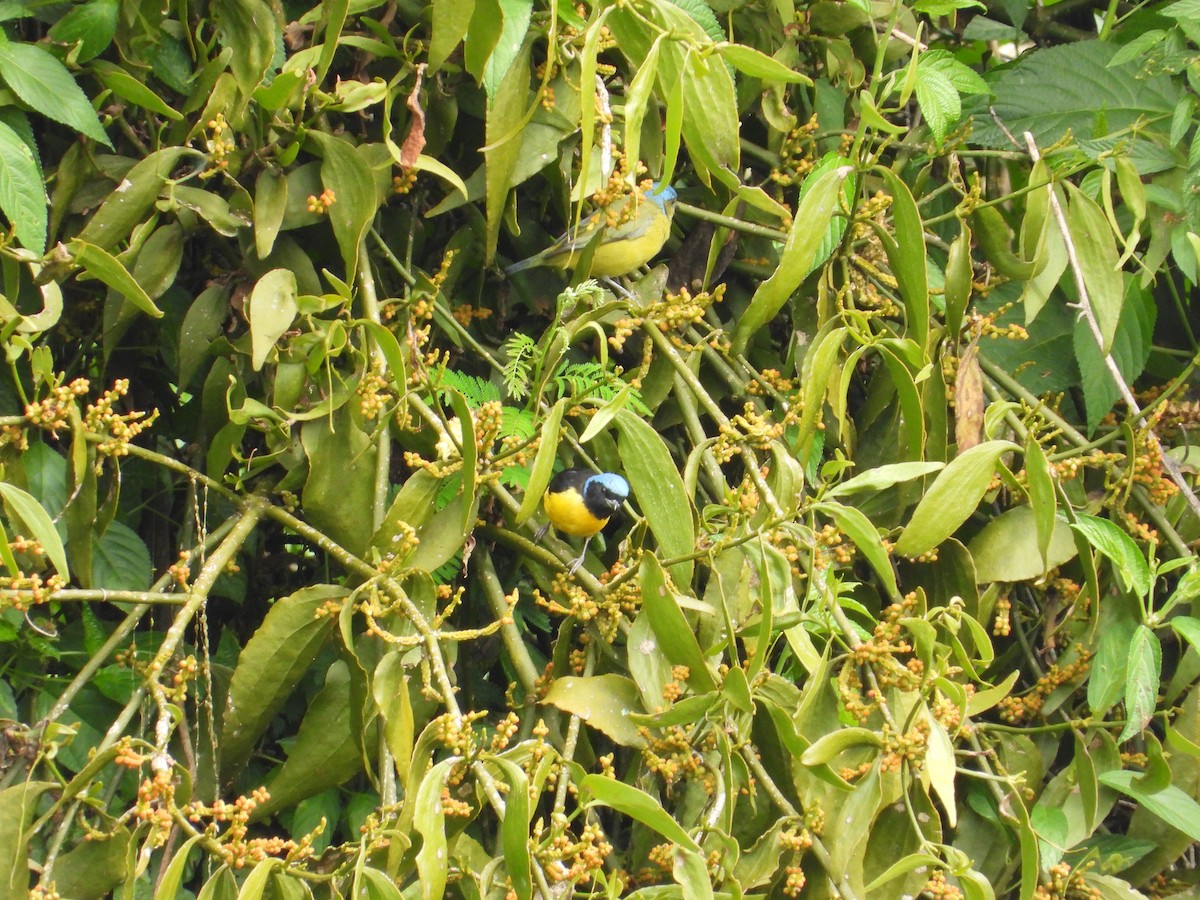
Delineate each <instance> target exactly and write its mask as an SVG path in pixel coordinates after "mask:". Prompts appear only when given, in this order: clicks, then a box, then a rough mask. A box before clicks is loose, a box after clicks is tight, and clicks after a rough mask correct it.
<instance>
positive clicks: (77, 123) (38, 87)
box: [0, 40, 112, 148]
mask: <svg viewBox="0 0 1200 900" xmlns="http://www.w3.org/2000/svg"><path fill="white" fill-rule="evenodd" d="M0 78H3V79H4V83H5V84H7V85H8V86H9V87H10V88H11V89H12V92H13V93H14V94H16V95H17V97H19V98H20V100H21V102H22V103H24V104H26V105H27V106H29V107H30V109H34V110H36V111H37V112H39V113H41V114H42V115H43V116H46V117H47V118H50V119H53V120H54V121H55V122H59V123H61V124H63V125H66V126H68V127H69V128H74V129H75V130H76V131H78V132H79V133H80V134H83V135H86V136H87V137H90V138H91V139H92V140H94V141H98V142H99V143H101V144H103V145H104V146H105V147H109V148H111V147H112V143H111V142H110V141H109V139H108V135H106V134H105V133H104V129H103V128H101V127H100V120H99V119H97V118H96V112H95V110H93V109H92V104H91V103H89V102H88V98H87V95H86V94H85V93H84V92H83V90H82V89H81V88H80V87H79V85H78V84H76V83H75V79H74V78H72V77H71V73H70V72H68V71H67V67H66V66H64V65H63V64H62V63H61V62H59V61H58V59H57V58H56V57H54V56H53V55H52V54H50V53H48V52H46V51H45V50H43V49H42V48H41V47H39V46H37V45H36V44H22V43H18V42H16V41H9V40H5V41H2V42H0Z"/></svg>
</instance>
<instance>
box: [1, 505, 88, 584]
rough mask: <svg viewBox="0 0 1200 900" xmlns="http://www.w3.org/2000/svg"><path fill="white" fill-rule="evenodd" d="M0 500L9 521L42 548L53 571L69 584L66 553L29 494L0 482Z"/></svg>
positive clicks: (50, 525)
mask: <svg viewBox="0 0 1200 900" xmlns="http://www.w3.org/2000/svg"><path fill="white" fill-rule="evenodd" d="M0 497H2V498H3V499H4V506H5V509H6V510H7V511H8V514H9V517H10V519H16V520H18V521H19V522H20V524H21V526H22V527H23V529H24V533H25V534H26V536H27V537H31V538H33V539H34V540H36V541H38V542H39V543H40V544H41V545H42V548H43V549H44V550H45V551H46V556H47V557H48V558H49V560H50V563H51V564H52V565H53V566H54V569H55V571H57V572H58V574H59V575H61V576H62V577H63V580H64V581H67V582H69V581H70V580H71V570H70V569H69V568H68V567H67V552H66V550H64V549H63V545H62V539H61V538H60V537H59V536H58V530H57V529H56V528H55V527H54V522H53V521H51V519H50V515H49V514H48V513H47V512H46V510H45V509H44V508H43V507H42V505H41V504H40V503H38V502H37V500H35V499H34V497H33V495H32V494H30V493H28V492H27V491H23V490H21V489H20V488H19V487H17V486H16V485H15V484H9V483H7V482H4V481H0Z"/></svg>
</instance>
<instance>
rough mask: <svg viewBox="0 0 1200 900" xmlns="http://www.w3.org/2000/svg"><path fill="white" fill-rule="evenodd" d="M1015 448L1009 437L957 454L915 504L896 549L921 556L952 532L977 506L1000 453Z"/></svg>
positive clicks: (990, 478)
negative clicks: (1008, 439)
mask: <svg viewBox="0 0 1200 900" xmlns="http://www.w3.org/2000/svg"><path fill="white" fill-rule="evenodd" d="M1016 449H1018V448H1017V446H1016V445H1015V444H1012V443H1010V442H1008V441H985V442H984V443H982V444H978V445H976V446H974V447H972V448H971V449H970V450H968V451H967V452H966V453H963V454H960V455H959V456H957V457H956V458H955V459H954V460H953V461H952V462H951V463H950V464H949V465H948V466H946V468H944V469H943V470H942V471H941V472H939V473H938V476H937V478H936V479H934V482H933V485H932V486H931V487H930V488H929V491H928V492H927V493H926V494H925V496H924V497H922V498H921V502H920V503H918V504H917V508H916V509H915V510H914V511H913V514H912V518H911V519H910V520H909V522H908V525H907V526H906V527H905V529H904V533H903V534H902V535H900V540H898V541H897V542H896V552H897V553H899V554H900V555H901V556H920V555H921V554H922V553H925V552H927V551H929V550H932V549H933V548H934V547H936V546H937V545H938V544H940V543H941V542H942V541H944V540H945V539H946V538H948V537H950V535H952V534H954V532H955V531H957V530H958V527H959V526H960V525H962V523H963V522H965V521H967V519H968V518H969V517H970V515H971V513H973V512H974V511H975V508H976V507H977V506H979V501H980V500H982V499H983V495H984V493H985V492H986V491H987V486H988V484H990V483H991V480H992V476H993V475H994V474H995V472H996V463H997V462H998V461H999V459H1000V456H1001V454H1003V453H1007V452H1008V451H1010V450H1016Z"/></svg>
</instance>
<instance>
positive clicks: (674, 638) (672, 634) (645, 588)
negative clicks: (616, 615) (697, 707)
mask: <svg viewBox="0 0 1200 900" xmlns="http://www.w3.org/2000/svg"><path fill="white" fill-rule="evenodd" d="M639 575H640V578H641V584H642V612H643V613H645V615H646V617H647V619H648V621H649V622H650V627H651V629H652V630H653V632H654V636H655V638H657V640H658V646H659V647H660V648H661V649H662V652H663V654H664V655H665V656H666V658H667V659H668V660H670V661H671V662H672V663H673V664H675V665H683V666H687V667H688V669H689V670H690V674H689V675H688V684H690V685H691V686H692V688H693V690H695V691H696V692H697V693H703V692H705V691H713V690H716V688H717V682H716V679H715V678H713V675H712V672H711V671H709V668H708V663H707V662H706V661H705V659H704V652H703V651H702V650H701V649H700V642H699V641H698V640H696V632H695V630H694V629H693V628H692V626H691V625H689V624H688V621H687V619H686V618H685V617H684V615H683V610H681V609H680V608H679V603H678V601H677V600H676V595H675V594H674V593H672V591H671V590H670V589H669V588H668V587H667V581H666V577H665V574H664V572H663V570H662V566H660V565H659V562H658V560H657V559H655V558H654V557H653V556H651V555H650V554H646V555H645V556H643V557H642V563H641V566H640V571H639Z"/></svg>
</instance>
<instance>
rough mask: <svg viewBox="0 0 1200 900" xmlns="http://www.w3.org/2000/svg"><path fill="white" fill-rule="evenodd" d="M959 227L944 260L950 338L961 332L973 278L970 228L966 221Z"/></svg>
mask: <svg viewBox="0 0 1200 900" xmlns="http://www.w3.org/2000/svg"><path fill="white" fill-rule="evenodd" d="M959 227H960V229H961V230H960V231H959V233H958V237H956V238H955V239H954V242H953V243H952V244H951V245H950V253H949V255H948V256H947V258H946V332H947V333H948V334H949V335H951V336H952V337H953V336H957V335H958V333H959V332H960V331H962V321H963V315H964V314H965V313H966V311H967V304H969V303H970V302H971V294H972V292H973V290H974V284H973V282H974V277H975V271H974V267H973V266H972V264H971V226H970V225H969V224H968V223H967V221H966V219H960V220H959Z"/></svg>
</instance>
